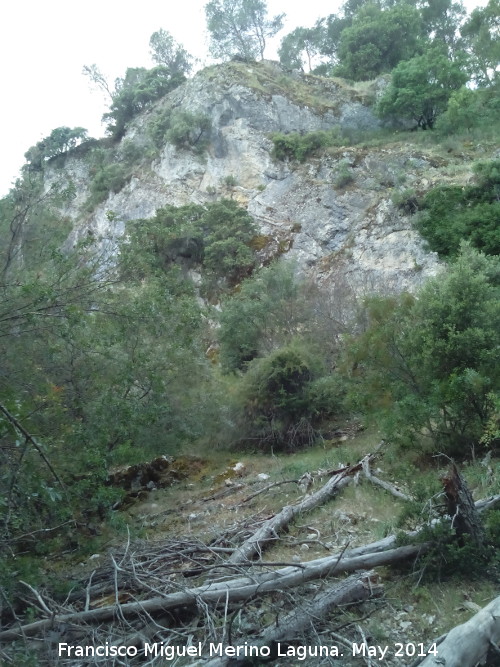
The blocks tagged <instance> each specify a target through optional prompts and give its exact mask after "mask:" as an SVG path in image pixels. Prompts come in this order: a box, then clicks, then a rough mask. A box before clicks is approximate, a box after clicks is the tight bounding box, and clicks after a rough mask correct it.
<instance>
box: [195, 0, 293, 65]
mask: <svg viewBox="0 0 500 667" xmlns="http://www.w3.org/2000/svg"><path fill="white" fill-rule="evenodd" d="M205 15H206V19H207V28H208V32H209V33H210V40H211V42H210V53H211V54H212V55H213V56H214V58H219V59H228V58H231V57H233V56H240V57H242V58H245V59H246V60H256V59H258V58H260V59H261V60H262V59H263V58H264V51H265V48H266V40H267V39H268V38H269V37H274V35H276V33H277V32H279V31H280V30H281V28H282V27H283V18H284V16H285V15H284V14H277V15H276V16H274V17H272V18H271V19H268V18H267V4H266V2H265V1H264V0H211V1H210V2H209V3H207V4H206V5H205Z"/></svg>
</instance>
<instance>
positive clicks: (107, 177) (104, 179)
mask: <svg viewBox="0 0 500 667" xmlns="http://www.w3.org/2000/svg"><path fill="white" fill-rule="evenodd" d="M126 182H127V173H126V169H125V167H124V166H123V165H121V164H116V163H114V164H108V165H105V166H103V167H101V168H99V169H98V170H97V172H96V173H95V175H94V177H93V179H92V182H91V183H90V192H91V205H92V206H95V205H96V204H100V203H101V202H103V201H104V200H105V199H106V197H107V196H108V195H109V193H110V192H119V191H120V190H121V189H122V188H123V186H124V185H125V183H126Z"/></svg>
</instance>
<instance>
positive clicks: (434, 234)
mask: <svg viewBox="0 0 500 667" xmlns="http://www.w3.org/2000/svg"><path fill="white" fill-rule="evenodd" d="M474 170H475V172H476V177H477V184H476V185H468V186H465V187H460V186H456V185H442V186H438V187H436V188H433V189H432V190H430V192H428V193H427V194H426V195H425V196H424V197H423V199H422V201H421V203H420V206H421V208H422V209H423V214H422V216H421V217H420V218H419V219H418V221H417V223H416V225H417V229H418V230H419V232H420V233H421V234H422V236H423V237H424V238H425V239H426V240H427V242H428V243H429V246H430V248H431V250H434V251H436V252H438V253H439V254H440V255H441V256H443V257H450V256H454V255H456V254H457V252H458V249H459V246H460V243H461V241H462V240H463V239H468V240H469V241H470V242H471V244H472V245H473V246H474V247H476V248H478V249H479V250H482V251H483V252H484V253H486V254H489V255H497V254H500V230H499V228H498V219H499V216H500V202H499V201H498V197H499V192H500V161H499V160H492V161H490V162H479V163H477V164H476V165H475V167H474Z"/></svg>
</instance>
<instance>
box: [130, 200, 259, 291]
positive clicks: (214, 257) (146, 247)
mask: <svg viewBox="0 0 500 667" xmlns="http://www.w3.org/2000/svg"><path fill="white" fill-rule="evenodd" d="M255 232H256V227H255V223H254V221H253V218H252V217H251V216H250V215H249V214H248V213H247V212H246V211H245V210H244V209H243V208H242V207H241V206H239V205H238V204H237V202H235V201H233V200H228V199H222V200H221V201H218V202H213V203H210V204H208V205H207V206H200V205H197V204H188V205H186V206H180V207H176V206H165V207H164V208H161V209H158V211H157V212H156V215H155V216H154V217H153V218H150V219H149V220H136V221H134V222H132V223H130V225H129V235H130V239H131V240H132V241H133V244H132V246H131V247H134V248H136V250H137V247H138V246H140V247H142V252H141V253H137V252H136V254H135V255H132V254H131V253H130V252H129V251H128V250H127V248H126V247H125V248H124V250H123V252H124V266H126V267H127V271H130V272H132V273H134V274H138V273H139V274H140V273H141V272H142V271H144V270H145V266H143V262H146V264H147V269H148V270H151V268H152V267H153V268H154V270H156V271H160V272H164V271H166V270H168V269H169V268H170V267H171V266H172V265H173V264H184V265H185V266H194V265H199V266H200V268H201V269H202V270H203V273H204V274H205V278H207V279H208V280H215V281H217V280H222V281H225V282H226V284H227V283H229V284H233V283H234V282H235V281H237V280H239V279H241V278H242V277H244V276H246V275H248V274H249V273H251V271H252V269H253V267H254V264H255V254H254V252H253V250H252V249H251V247H250V241H251V239H252V238H253V237H254V236H255ZM135 244H137V246H136V245H135Z"/></svg>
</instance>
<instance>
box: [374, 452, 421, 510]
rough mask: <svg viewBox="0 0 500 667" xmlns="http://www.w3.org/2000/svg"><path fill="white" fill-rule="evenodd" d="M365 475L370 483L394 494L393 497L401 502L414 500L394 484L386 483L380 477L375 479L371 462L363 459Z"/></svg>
mask: <svg viewBox="0 0 500 667" xmlns="http://www.w3.org/2000/svg"><path fill="white" fill-rule="evenodd" d="M362 463H363V473H364V475H365V477H366V479H367V480H368V481H370V482H371V483H372V484H376V485H377V486H381V487H382V488H383V489H385V490H386V491H389V493H392V495H393V496H396V498H399V499H400V500H413V498H412V497H411V496H409V495H407V494H406V493H403V492H402V491H400V490H399V489H398V487H397V486H394V484H390V483H389V482H384V480H383V479H379V478H378V477H375V475H372V473H371V470H370V461H369V459H366V458H365V459H363V462H362Z"/></svg>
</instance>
